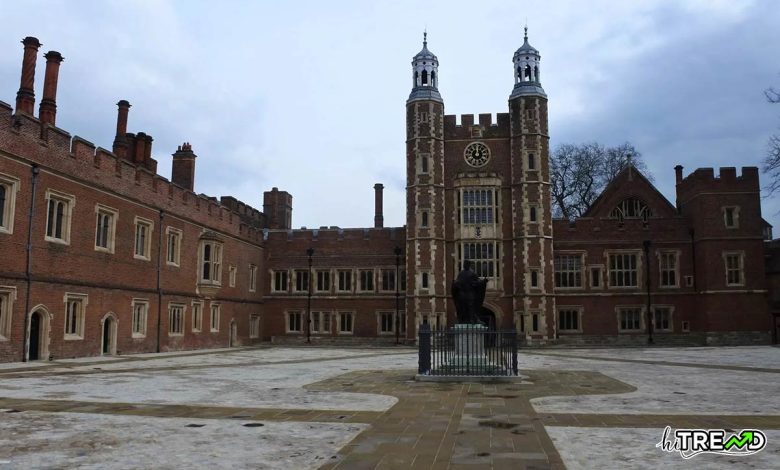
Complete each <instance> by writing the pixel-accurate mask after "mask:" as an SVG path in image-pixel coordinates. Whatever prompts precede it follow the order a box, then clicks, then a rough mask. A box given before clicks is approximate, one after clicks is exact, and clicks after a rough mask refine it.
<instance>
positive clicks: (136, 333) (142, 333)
mask: <svg viewBox="0 0 780 470" xmlns="http://www.w3.org/2000/svg"><path fill="white" fill-rule="evenodd" d="M130 305H131V308H132V310H131V312H132V325H131V327H130V329H131V337H133V338H146V326H147V321H148V319H149V299H139V298H133V300H132V301H131V302H130ZM136 307H143V308H142V309H141V313H140V321H138V322H137V323H138V324H139V326H140V329H139V330H136Z"/></svg>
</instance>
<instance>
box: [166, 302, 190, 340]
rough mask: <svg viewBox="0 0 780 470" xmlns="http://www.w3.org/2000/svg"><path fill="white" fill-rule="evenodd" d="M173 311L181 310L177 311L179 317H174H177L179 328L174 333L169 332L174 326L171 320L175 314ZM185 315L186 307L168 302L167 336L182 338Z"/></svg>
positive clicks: (178, 303) (172, 331)
mask: <svg viewBox="0 0 780 470" xmlns="http://www.w3.org/2000/svg"><path fill="white" fill-rule="evenodd" d="M175 309H181V310H179V311H178V313H179V315H176V316H178V317H179V319H178V324H179V328H178V329H177V330H176V331H174V330H171V327H172V326H173V325H174V322H172V321H171V320H172V319H173V317H174V315H175V313H177V312H175V311H174V310H175ZM186 315H187V305H186V304H183V303H180V302H168V336H184V318H185V316H186Z"/></svg>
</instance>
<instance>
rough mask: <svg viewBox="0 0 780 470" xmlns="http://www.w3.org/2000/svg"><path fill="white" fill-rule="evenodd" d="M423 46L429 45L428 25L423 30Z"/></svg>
mask: <svg viewBox="0 0 780 470" xmlns="http://www.w3.org/2000/svg"><path fill="white" fill-rule="evenodd" d="M423 46H425V47H428V27H427V26H426V27H425V29H424V30H423Z"/></svg>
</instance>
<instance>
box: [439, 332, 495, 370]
mask: <svg viewBox="0 0 780 470" xmlns="http://www.w3.org/2000/svg"><path fill="white" fill-rule="evenodd" d="M487 329H488V328H487V326H485V325H483V324H481V323H458V324H457V325H455V326H453V327H452V330H451V331H452V334H453V336H454V337H453V340H454V341H455V354H454V355H453V356H452V357H451V358H450V360H449V361H448V363H447V366H446V368H447V369H448V370H449V371H450V372H451V373H453V374H454V375H470V374H474V373H480V375H481V374H483V373H486V372H487V369H489V368H490V369H492V367H491V366H492V364H491V363H490V361H489V360H488V356H487V354H486V352H485V333H486V332H487Z"/></svg>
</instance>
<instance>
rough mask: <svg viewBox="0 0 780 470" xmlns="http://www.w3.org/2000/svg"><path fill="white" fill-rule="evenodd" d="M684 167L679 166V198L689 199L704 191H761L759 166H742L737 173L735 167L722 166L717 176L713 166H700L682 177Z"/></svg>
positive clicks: (680, 199) (682, 200)
mask: <svg viewBox="0 0 780 470" xmlns="http://www.w3.org/2000/svg"><path fill="white" fill-rule="evenodd" d="M682 170H683V169H682V167H681V166H678V167H677V172H678V174H677V199H678V201H680V202H684V201H687V200H689V199H691V198H692V197H694V196H695V195H697V194H700V193H704V192H709V193H712V192H731V193H740V192H758V191H760V188H761V186H760V184H759V177H758V168H757V167H754V166H745V167H742V172H741V174H737V169H736V168H735V167H722V168H720V169H719V172H718V175H717V176H715V170H714V169H713V168H698V169H696V170H695V171H694V172H692V173H691V174H689V175H688V176H686V177H684V178H683V177H682Z"/></svg>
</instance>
